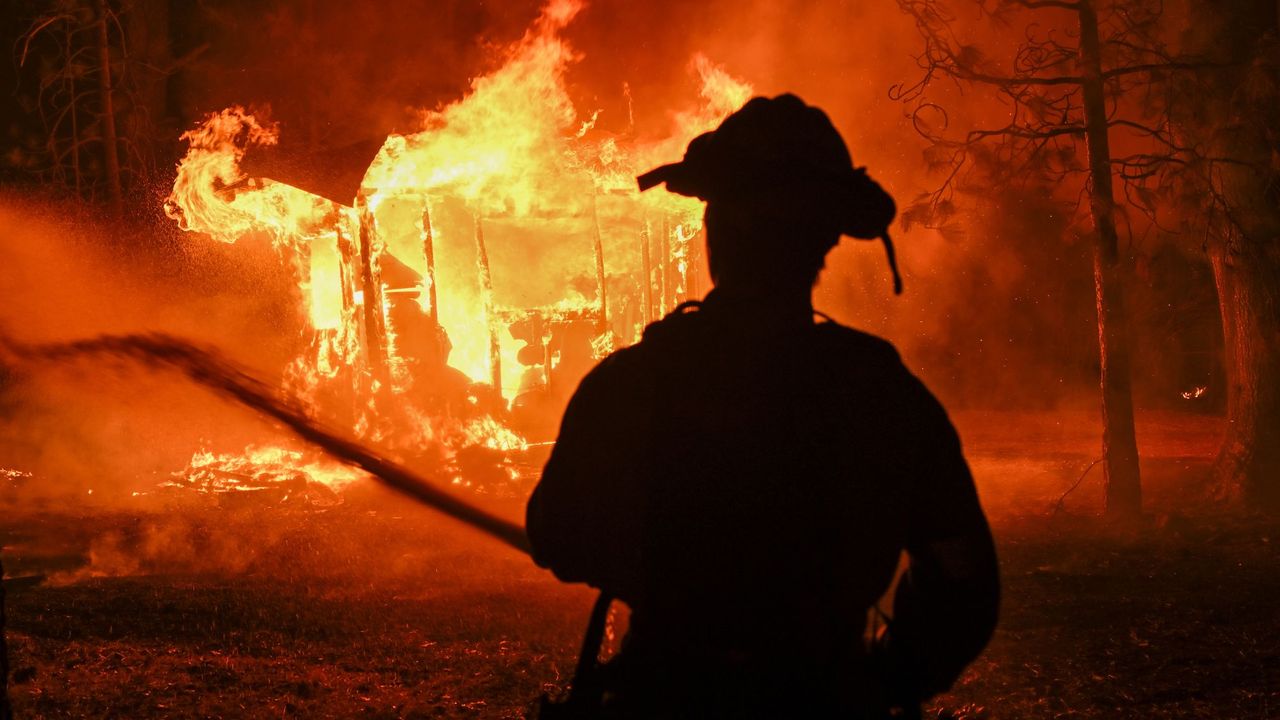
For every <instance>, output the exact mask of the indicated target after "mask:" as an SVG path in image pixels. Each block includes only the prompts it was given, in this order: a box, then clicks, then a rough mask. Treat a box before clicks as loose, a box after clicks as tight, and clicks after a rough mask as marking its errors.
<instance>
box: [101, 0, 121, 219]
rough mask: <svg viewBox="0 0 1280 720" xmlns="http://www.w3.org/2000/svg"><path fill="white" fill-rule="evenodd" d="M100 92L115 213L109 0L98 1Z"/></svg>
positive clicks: (117, 164) (115, 157) (116, 183)
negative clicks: (108, 30) (108, 21)
mask: <svg viewBox="0 0 1280 720" xmlns="http://www.w3.org/2000/svg"><path fill="white" fill-rule="evenodd" d="M97 9H98V21H97V25H98V94H99V95H100V96H101V97H102V150H103V159H104V160H105V164H106V170H107V201H108V203H109V207H110V208H111V213H112V214H113V215H116V216H119V215H120V211H121V209H122V208H123V199H122V193H121V191H120V155H119V148H118V147H117V138H116V114H115V102H114V99H113V97H112V92H113V91H112V86H111V38H110V36H109V35H108V34H107V0H97Z"/></svg>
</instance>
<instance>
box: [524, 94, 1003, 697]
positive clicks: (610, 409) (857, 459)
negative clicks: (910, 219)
mask: <svg viewBox="0 0 1280 720" xmlns="http://www.w3.org/2000/svg"><path fill="white" fill-rule="evenodd" d="M663 182H665V183H666V187H667V189H668V190H669V191H672V192H676V193H680V194H683V195H689V196H694V197H697V198H700V199H703V200H705V201H706V203H707V206H706V216H705V228H706V241H707V259H708V264H709V268H710V272H711V277H712V280H713V283H714V288H713V289H712V290H711V292H710V293H708V294H707V296H706V298H705V299H704V300H703V301H701V302H700V303H690V304H686V305H685V306H682V307H681V308H679V309H677V310H676V311H675V312H673V313H672V314H671V315H669V316H668V317H666V318H665V319H663V320H661V321H659V322H657V323H654V324H653V325H651V326H649V327H648V328H647V329H646V331H645V333H644V336H643V338H642V340H641V342H639V343H638V344H636V345H634V346H632V347H630V348H627V349H624V350H620V351H618V352H615V353H613V354H612V355H610V356H609V357H608V358H606V359H605V360H604V361H603V362H601V363H600V364H599V365H598V366H597V367H596V368H595V369H594V370H592V371H591V373H590V374H588V376H587V377H586V378H585V379H584V380H583V381H582V383H581V385H580V386H579V387H578V390H577V392H576V393H575V395H574V396H573V398H572V400H571V401H570V404H569V406H568V408H567V410H566V412H565V416H564V420H563V423H562V426H561V429H560V435H559V440H558V441H557V444H556V446H555V449H554V451H553V453H552V454H551V457H550V459H549V460H548V462H547V465H546V468H545V471H544V473H543V476H542V480H541V482H540V483H539V485H538V487H537V488H536V489H535V491H534V493H533V495H532V497H531V498H530V500H529V505H528V517H527V527H528V534H529V540H530V542H531V544H532V546H533V551H534V559H535V560H536V562H537V563H538V564H540V565H542V566H544V567H547V568H550V569H551V570H552V571H554V573H555V574H556V576H557V577H559V578H560V579H561V580H564V581H566V582H585V583H588V584H590V585H591V586H593V587H596V588H600V589H601V590H602V591H603V593H606V594H607V595H609V596H613V597H616V598H619V599H621V600H623V601H625V602H626V603H627V604H628V605H629V606H630V607H631V610H632V614H631V623H630V630H629V633H628V636H627V638H626V640H625V642H624V645H623V648H622V651H621V652H620V654H619V656H618V657H617V658H616V659H615V660H614V661H612V662H611V663H610V664H609V665H608V666H607V667H606V668H604V670H603V671H602V673H601V674H600V676H599V678H596V679H593V680H592V682H595V681H597V680H598V681H599V682H600V683H601V684H602V688H601V690H602V696H601V697H600V700H599V706H598V707H597V708H594V709H593V710H592V712H593V713H594V714H592V715H591V716H593V717H606V718H716V717H725V718H756V717H759V718H786V717H803V718H816V717H844V718H858V717H868V718H870V717H887V716H889V713H890V712H891V710H890V709H891V708H900V709H902V710H906V711H909V709H910V708H913V707H914V708H917V709H918V707H919V703H921V702H922V701H924V700H926V699H928V698H929V697H931V696H933V695H935V694H937V693H939V692H942V691H944V690H946V689H947V688H948V687H949V686H950V685H951V683H953V682H954V681H955V679H956V678H957V677H958V676H959V674H960V673H961V671H962V670H963V668H964V667H965V666H966V665H967V664H968V663H969V662H970V661H971V660H973V659H974V658H975V657H976V656H977V654H978V653H979V652H980V651H981V650H982V648H983V647H984V646H985V645H986V643H987V641H988V639H989V638H990V635H991V633H992V631H993V628H994V625H995V621H996V613H997V604H998V595H999V585H998V579H997V572H996V557H995V550H994V547H993V543H992V539H991V534H990V531H989V529H988V525H987V521H986V518H985V517H984V515H983V512H982V509H981V507H980V505H979V503H978V498H977V495H976V492H975V489H974V483H973V480H972V477H971V475H970V473H969V468H968V466H967V464H966V462H965V459H964V456H963V454H962V452H961V447H960V442H959V439H958V438H957V435H956V431H955V429H954V428H953V426H952V424H951V422H950V420H949V419H948V417H947V414H946V412H945V411H944V410H943V408H942V406H941V405H940V404H939V403H938V401H937V400H936V399H935V398H934V396H933V395H932V394H931V393H930V392H929V391H928V390H927V389H926V388H925V386H924V385H923V384H922V383H921V382H920V381H919V380H918V379H917V378H916V377H914V376H913V375H912V374H911V373H910V372H909V371H908V370H907V369H906V368H905V367H904V366H903V363H902V361H901V360H900V359H899V356H898V353H897V352H896V351H895V349H894V348H893V346H892V345H891V344H889V343H888V342H887V341H885V340H882V339H880V338H877V337H874V336H872V335H868V334H865V333H862V332H859V331H857V330H853V329H850V328H847V327H844V326H841V325H839V324H837V323H835V322H833V321H831V320H829V319H825V318H821V317H818V318H815V313H814V310H813V306H812V300H811V294H812V288H813V285H814V283H815V282H816V279H817V276H818V273H819V271H820V270H821V269H822V267H823V264H824V258H825V256H826V254H827V252H828V251H830V250H831V249H832V248H833V247H834V246H835V245H836V243H837V242H838V241H839V239H840V238H841V236H843V235H847V236H852V237H854V238H860V239H874V238H882V239H883V240H884V243H885V247H886V249H887V250H888V251H889V257H890V265H891V268H892V270H893V276H894V282H895V287H896V288H898V289H900V287H901V284H900V280H899V279H898V274H897V268H896V265H894V264H893V262H892V258H893V255H892V245H891V244H889V240H888V234H887V228H888V226H889V223H890V222H891V221H892V219H893V217H894V214H895V207H894V203H893V200H892V198H890V196H889V195H888V194H887V193H886V192H885V191H884V190H883V189H881V187H880V186H879V185H878V184H876V183H875V182H874V181H872V180H871V179H870V178H868V176H867V174H866V172H865V171H864V170H863V169H862V168H856V167H854V165H853V163H852V161H851V159H850V156H849V152H848V150H847V148H846V146H845V144H844V141H843V140H842V139H841V137H840V135H839V133H838V132H837V131H836V129H835V128H834V126H833V125H832V124H831V122H830V120H828V118H827V116H826V115H825V114H824V113H823V112H822V111H821V110H819V109H817V108H814V107H811V106H808V105H806V104H805V103H803V102H802V101H801V100H800V99H799V98H797V97H795V96H793V95H782V96H779V97H776V98H772V99H767V98H755V99H753V100H751V101H750V102H749V103H747V104H746V105H745V106H744V107H743V108H741V109H740V110H738V111H737V112H735V113H734V114H732V115H730V116H729V117H728V118H727V119H725V121H724V122H723V124H721V125H720V127H719V128H718V129H716V130H715V131H713V132H710V133H707V134H705V135H702V136H700V137H698V138H696V139H695V140H694V141H693V142H692V143H690V145H689V148H688V150H687V152H686V154H685V157H684V159H683V161H681V162H679V163H675V164H672V165H666V166H663V167H660V168H658V169H656V170H654V171H652V172H650V173H648V174H646V175H644V176H641V177H640V184H641V187H642V189H644V188H647V187H651V186H653V185H656V184H658V183H663ZM904 553H905V557H906V562H907V566H908V570H907V571H906V574H905V577H904V579H903V581H902V582H901V583H900V584H899V586H898V587H897V590H896V600H895V603H894V613H893V614H894V619H893V622H892V625H891V630H890V632H889V634H888V636H887V638H885V639H882V641H881V642H879V643H873V644H868V643H865V642H863V640H862V638H863V635H864V631H865V629H866V619H867V616H868V610H869V609H870V608H872V607H873V606H874V605H875V603H876V601H877V599H879V598H881V597H882V595H883V594H884V593H885V592H886V590H887V589H888V588H889V587H890V584H891V583H892V582H893V579H894V577H895V570H896V569H897V568H898V567H899V561H900V559H901V558H902V557H903V554H904ZM579 682H585V680H583V679H581V678H580V679H579ZM893 712H898V711H893Z"/></svg>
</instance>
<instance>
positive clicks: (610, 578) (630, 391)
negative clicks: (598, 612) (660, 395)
mask: <svg viewBox="0 0 1280 720" xmlns="http://www.w3.org/2000/svg"><path fill="white" fill-rule="evenodd" d="M643 385H644V383H643V382H642V381H641V380H640V379H639V378H638V377H637V376H636V373H635V372H634V367H633V363H632V362H630V357H629V356H628V355H627V353H626V351H622V352H620V353H615V354H614V355H612V356H610V357H609V358H607V359H606V360H605V361H604V362H602V363H601V364H600V365H599V366H597V367H596V368H595V369H594V370H592V371H591V373H589V374H588V375H587V377H586V378H584V379H583V381H582V383H581V385H579V387H578V389H577V391H576V392H575V393H574V395H573V398H572V399H571V400H570V401H569V406H568V408H567V409H566V411H565V416H564V420H563V422H562V423H561V426H560V435H559V437H558V438H557V440H556V445H555V448H554V449H553V450H552V452H551V457H550V459H549V460H548V461H547V465H546V467H545V468H544V470H543V472H542V478H541V480H540V481H539V483H538V486H537V487H536V488H535V489H534V491H533V495H532V496H531V497H530V498H529V504H528V507H527V510H526V520H525V523H526V530H527V532H528V535H529V541H530V543H531V545H532V547H533V559H534V562H536V563H537V564H538V565H540V566H542V567H545V568H549V569H550V570H551V571H552V572H554V573H555V575H556V577H558V578H560V579H561V580H565V581H567V582H585V583H587V584H589V585H592V586H594V587H598V588H600V589H602V590H604V591H606V592H608V593H610V594H611V595H614V596H616V597H620V598H622V599H624V600H630V599H632V597H633V595H634V587H635V585H636V584H637V583H638V580H639V573H640V546H641V542H640V523H641V518H642V513H643V497H644V494H643V493H642V492H641V488H640V487H639V486H638V483H639V473H637V472H636V469H638V468H639V467H641V463H642V462H643V458H642V453H643V443H644V442H645V439H646V437H647V431H648V427H647V425H646V421H645V419H644V416H645V415H646V412H645V409H646V408H647V407H648V405H649V403H647V402H645V401H644V398H643V397H642V396H643V394H644V393H645V392H646V390H645V388H644V387H643Z"/></svg>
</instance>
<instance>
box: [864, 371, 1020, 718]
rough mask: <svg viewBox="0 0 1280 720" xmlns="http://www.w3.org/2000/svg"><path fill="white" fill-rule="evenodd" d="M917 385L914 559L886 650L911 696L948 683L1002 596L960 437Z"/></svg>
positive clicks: (974, 648) (910, 548)
mask: <svg viewBox="0 0 1280 720" xmlns="http://www.w3.org/2000/svg"><path fill="white" fill-rule="evenodd" d="M913 380H914V378H913ZM915 386H916V387H915V392H916V398H917V400H918V402H917V403H915V404H914V405H915V407H914V410H915V415H916V419H917V421H918V422H919V425H918V431H919V434H918V435H917V438H918V439H919V442H920V445H919V447H918V453H917V454H916V455H915V462H913V463H912V465H913V467H912V471H913V473H914V474H916V477H915V478H914V482H913V483H912V485H913V487H914V492H913V493H912V498H911V511H910V515H911V520H910V522H909V527H908V529H907V542H906V551H907V557H908V562H909V565H908V570H907V573H906V575H905V576H904V577H903V579H902V582H901V583H900V584H899V586H898V589H897V592H896V593H895V597H894V610H893V625H892V630H891V640H890V643H891V647H890V648H889V653H888V658H889V660H890V665H891V666H892V667H893V671H892V677H893V684H894V694H895V695H897V696H898V698H897V699H899V700H903V701H906V702H911V701H922V700H925V699H927V698H929V697H931V696H933V695H936V694H938V693H940V692H944V691H946V690H947V689H948V688H950V687H951V685H952V683H954V682H955V681H956V679H957V678H958V677H959V676H960V674H961V672H963V670H964V668H965V666H967V665H968V664H969V663H970V662H972V661H973V660H974V659H975V658H976V657H977V656H978V654H979V653H981V652H982V649H983V648H984V647H986V644H987V642H988V641H989V640H990V639H991V635H992V633H993V632H994V630H995V626H996V617H997V614H998V611H999V602H1000V581H999V572H998V568H997V562H996V552H995V545H994V543H993V541H992V537H991V531H990V528H989V526H988V524H987V519H986V516H985V515H984V514H983V512H982V507H981V505H980V504H979V502H978V495H977V491H976V488H975V487H974V483H973V477H972V475H971V474H970V472H969V466H968V463H966V462H965V459H964V455H963V453H962V451H961V448H960V440H959V437H958V436H957V434H956V431H955V428H954V427H953V426H952V424H951V421H950V420H949V419H948V418H947V416H946V412H945V411H944V410H943V409H942V406H941V405H940V404H939V403H938V402H937V400H936V399H934V398H933V396H932V395H931V394H930V393H929V392H928V390H926V389H925V388H924V386H923V385H920V384H919V382H918V381H915Z"/></svg>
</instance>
